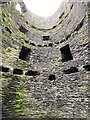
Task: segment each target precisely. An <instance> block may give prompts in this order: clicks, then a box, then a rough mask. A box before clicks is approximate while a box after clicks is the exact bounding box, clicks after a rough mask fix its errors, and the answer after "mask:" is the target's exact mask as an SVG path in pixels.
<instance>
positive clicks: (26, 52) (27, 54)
mask: <svg viewBox="0 0 90 120" xmlns="http://www.w3.org/2000/svg"><path fill="white" fill-rule="evenodd" d="M30 54H31V49H30V48H27V47H25V46H22V49H21V51H20V55H19V59H22V60H29V57H30Z"/></svg>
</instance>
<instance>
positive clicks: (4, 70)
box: [0, 66, 9, 72]
mask: <svg viewBox="0 0 90 120" xmlns="http://www.w3.org/2000/svg"><path fill="white" fill-rule="evenodd" d="M0 71H1V72H9V68H7V67H3V66H0Z"/></svg>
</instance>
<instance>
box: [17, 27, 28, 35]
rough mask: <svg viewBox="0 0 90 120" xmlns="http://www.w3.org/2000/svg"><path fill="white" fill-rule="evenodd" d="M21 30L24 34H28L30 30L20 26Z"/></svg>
mask: <svg viewBox="0 0 90 120" xmlns="http://www.w3.org/2000/svg"><path fill="white" fill-rule="evenodd" d="M19 30H20V31H21V32H23V33H24V34H25V33H27V32H28V30H27V29H26V28H25V27H24V26H22V25H21V26H20V28H19Z"/></svg>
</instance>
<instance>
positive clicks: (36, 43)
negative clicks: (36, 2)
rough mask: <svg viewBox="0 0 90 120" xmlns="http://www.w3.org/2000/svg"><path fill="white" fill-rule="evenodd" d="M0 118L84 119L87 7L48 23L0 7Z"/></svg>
mask: <svg viewBox="0 0 90 120" xmlns="http://www.w3.org/2000/svg"><path fill="white" fill-rule="evenodd" d="M0 4H1V5H0V26H1V31H2V32H1V33H2V34H1V37H0V39H1V46H2V49H1V53H0V56H1V60H2V62H1V64H0V72H1V75H2V77H1V79H0V81H1V82H2V117H3V118H53V119H54V118H55V119H56V118H61V119H62V118H67V119H68V118H70V119H71V118H73V119H77V118H80V119H88V118H89V79H90V75H89V74H90V61H89V47H90V41H89V34H90V33H89V31H90V30H89V21H90V20H89V19H90V7H89V6H90V3H89V2H69V3H66V2H65V3H63V4H62V6H61V7H60V9H58V11H57V12H56V13H55V14H54V15H53V16H52V17H50V18H47V19H44V18H40V17H38V16H35V15H34V14H32V13H31V12H30V11H28V10H27V11H25V12H24V13H20V12H19V11H17V10H16V8H15V4H16V3H14V2H6V3H0Z"/></svg>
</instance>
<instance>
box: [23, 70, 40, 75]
mask: <svg viewBox="0 0 90 120" xmlns="http://www.w3.org/2000/svg"><path fill="white" fill-rule="evenodd" d="M25 75H27V76H37V75H40V73H39V72H38V71H32V70H29V71H28V72H26V73H25Z"/></svg>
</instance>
